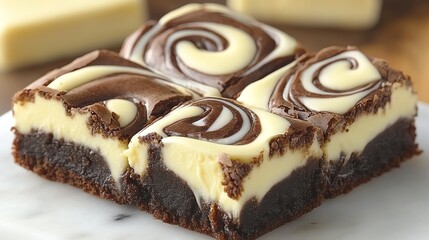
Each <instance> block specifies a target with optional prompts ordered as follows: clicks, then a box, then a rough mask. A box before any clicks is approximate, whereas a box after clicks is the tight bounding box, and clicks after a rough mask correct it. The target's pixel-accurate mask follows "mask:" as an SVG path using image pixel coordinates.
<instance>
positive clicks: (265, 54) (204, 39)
mask: <svg viewBox="0 0 429 240" xmlns="http://www.w3.org/2000/svg"><path fill="white" fill-rule="evenodd" d="M296 52H297V43H296V41H295V40H294V39H292V38H291V37H289V36H288V35H286V34H284V33H282V32H280V31H279V30H276V29H274V28H271V27H269V26H266V25H263V24H261V23H258V22H256V21H255V20H253V19H250V18H247V17H244V16H240V15H238V14H237V13H233V12H232V11H231V10H229V9H227V8H224V7H221V6H219V5H213V4H204V5H200V4H190V5H187V6H184V7H182V8H180V9H178V10H175V11H173V12H171V13H169V14H167V15H165V16H164V17H163V18H161V19H160V21H159V22H157V23H155V22H152V23H149V24H147V25H146V26H144V27H143V28H142V29H140V30H139V31H137V32H135V33H134V34H133V35H132V36H131V37H130V38H128V39H127V41H126V42H125V44H124V46H123V48H122V50H121V54H122V56H124V57H125V58H128V59H130V60H132V61H135V62H137V63H139V64H141V65H143V66H145V67H148V68H149V69H151V70H153V71H155V72H157V73H161V74H164V75H167V76H169V77H170V78H171V79H172V81H175V82H176V83H178V84H181V85H184V86H186V87H188V88H191V89H193V90H196V91H198V92H200V93H201V94H202V95H205V96H217V95H219V94H222V95H223V96H226V97H234V96H235V95H237V94H238V93H239V92H240V91H241V90H242V89H243V88H244V87H245V86H246V85H248V84H250V83H251V82H253V81H255V80H257V79H259V78H261V77H263V76H265V75H267V74H269V73H270V72H272V71H274V70H276V69H277V68H279V67H281V66H282V65H284V64H285V63H287V62H291V61H293V60H294V58H295V54H296Z"/></svg>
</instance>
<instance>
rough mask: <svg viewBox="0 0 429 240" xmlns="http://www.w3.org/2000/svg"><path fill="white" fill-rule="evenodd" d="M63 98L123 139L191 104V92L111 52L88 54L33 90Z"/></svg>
mask: <svg viewBox="0 0 429 240" xmlns="http://www.w3.org/2000/svg"><path fill="white" fill-rule="evenodd" d="M30 87H31V88H40V89H41V90H44V91H46V92H51V93H52V94H53V95H57V96H60V97H61V98H62V99H63V100H64V102H65V103H67V105H68V107H70V108H82V109H89V111H91V112H92V113H94V114H95V116H97V117H98V118H99V120H101V121H102V122H104V124H106V125H109V126H110V128H114V129H117V130H116V132H117V134H119V135H120V136H121V137H126V138H130V137H132V136H133V135H134V134H136V133H137V132H138V131H139V130H141V129H142V128H143V127H144V126H145V125H146V124H147V123H148V122H150V121H152V120H154V119H155V118H157V117H159V116H162V115H164V114H166V113H167V112H168V111H169V110H171V109H172V108H173V107H175V106H176V105H178V104H180V103H182V102H185V101H188V100H190V99H192V92H191V91H188V90H186V89H183V88H182V87H180V86H175V85H174V84H172V83H170V82H168V81H166V80H164V79H163V78H161V77H160V76H158V75H156V74H154V73H152V72H150V71H148V70H147V69H145V68H143V67H141V66H140V65H138V64H135V63H133V62H130V61H128V60H126V59H123V58H122V57H120V56H119V55H117V54H116V53H113V52H109V51H105V50H102V51H95V52H92V53H89V54H87V55H85V56H83V57H81V58H79V59H77V60H75V61H74V62H72V63H71V64H69V65H67V66H65V67H63V68H61V69H58V70H55V71H53V72H51V73H49V74H47V75H46V76H44V77H42V78H41V79H40V80H38V81H37V82H35V83H34V84H33V85H31V86H30Z"/></svg>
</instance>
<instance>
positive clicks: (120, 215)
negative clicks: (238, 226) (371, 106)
mask: <svg viewBox="0 0 429 240" xmlns="http://www.w3.org/2000/svg"><path fill="white" fill-rule="evenodd" d="M428 120H429V106H428V105H420V113H419V117H418V141H419V143H420V146H421V148H422V149H423V150H425V152H424V153H423V154H422V155H420V156H418V157H416V158H415V159H412V160H411V161H408V162H406V163H404V164H403V166H402V167H401V168H400V169H395V170H393V171H391V172H389V173H387V174H385V175H383V176H382V177H379V178H376V179H374V180H372V181H371V182H370V183H368V184H364V185H362V186H360V187H358V188H356V189H355V190H354V191H353V192H351V193H349V194H347V195H344V196H340V197H338V198H336V199H333V200H327V201H325V202H324V203H323V204H322V206H321V207H319V208H317V209H315V210H314V211H312V212H311V213H309V214H306V215H305V216H303V217H301V218H300V219H298V220H296V221H293V222H291V223H288V224H286V225H285V226H283V227H281V228H278V229H276V230H275V231H273V232H271V233H269V234H266V235H264V236H263V237H261V238H260V239H285V238H286V237H287V238H288V239H319V240H323V239H347V240H350V239H359V240H361V239H427V237H428V236H429V229H428V228H427V226H428V224H429V204H428V202H429V188H428V187H427V185H428V183H429V124H427V123H428ZM12 122H13V120H12V116H11V113H10V112H9V113H7V114H6V115H3V116H2V117H0V140H1V141H0V143H1V144H0V239H2V240H9V239H13V240H20V239H26V240H27V239H34V240H42V239H43V240H57V239H61V240H68V239H70V240H72V239H73V240H89V239H91V240H92V239H104V240H125V239H145V240H151V239H181V240H193V239H210V238H209V237H207V236H204V235H201V234H198V233H194V232H191V231H188V230H184V229H181V228H180V227H177V226H173V225H169V224H165V223H163V222H161V221H159V220H155V219H153V218H152V216H151V215H149V214H147V213H145V212H141V211H139V210H137V209H136V208H134V207H132V206H121V205H118V204H115V203H113V202H109V201H106V200H103V199H99V198H97V197H94V196H92V195H90V194H87V193H85V192H83V191H81V190H79V189H76V188H74V187H71V186H68V185H65V184H61V183H56V182H51V181H47V180H45V179H42V178H40V177H38V176H37V175H35V174H33V173H31V172H29V171H27V170H25V169H22V168H21V167H19V166H17V165H15V164H14V163H13V159H12V156H11V154H10V152H11V150H10V149H11V143H12V133H11V132H10V128H11V126H12V124H13V123H12Z"/></svg>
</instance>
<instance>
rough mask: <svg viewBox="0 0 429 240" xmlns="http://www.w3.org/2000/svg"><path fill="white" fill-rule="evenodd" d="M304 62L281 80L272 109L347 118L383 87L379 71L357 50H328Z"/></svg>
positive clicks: (275, 92) (272, 99) (273, 96)
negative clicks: (352, 110) (344, 115)
mask: <svg viewBox="0 0 429 240" xmlns="http://www.w3.org/2000/svg"><path fill="white" fill-rule="evenodd" d="M304 62H305V63H304V64H302V63H301V64H298V65H297V66H295V67H294V68H292V69H291V70H290V71H287V72H286V74H284V75H283V76H282V77H281V78H280V79H279V83H278V85H277V86H276V88H275V90H274V94H273V95H272V97H271V100H270V108H287V109H289V110H290V109H293V108H296V109H298V110H302V111H310V112H331V113H336V114H345V113H346V112H348V111H349V110H350V109H352V108H353V107H354V106H355V105H356V104H357V103H358V102H359V101H360V100H361V99H362V98H364V97H365V96H367V95H369V94H370V93H371V92H373V91H375V90H376V89H378V88H379V87H380V85H381V79H382V78H381V75H380V73H379V72H378V70H377V68H376V67H375V66H374V65H373V64H372V63H371V61H370V60H369V59H368V58H367V57H366V56H365V55H363V54H362V53H361V52H359V51H358V50H356V49H354V48H348V49H340V48H336V47H334V48H327V49H324V50H322V51H320V52H319V53H318V54H317V55H315V56H314V57H307V59H305V60H304ZM339 103H341V104H339Z"/></svg>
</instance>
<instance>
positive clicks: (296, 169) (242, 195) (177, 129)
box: [124, 98, 326, 239]
mask: <svg viewBox="0 0 429 240" xmlns="http://www.w3.org/2000/svg"><path fill="white" fill-rule="evenodd" d="M320 139H321V138H320V132H319V131H318V130H317V129H316V128H315V127H312V126H311V125H310V124H308V123H306V122H304V121H299V120H293V119H286V118H283V117H280V116H277V115H275V114H272V113H269V112H267V111H263V110H259V109H252V108H247V107H245V106H242V105H240V104H238V103H237V102H235V101H233V100H229V99H224V98H202V99H199V100H195V101H193V102H188V103H186V104H184V105H182V106H180V107H179V108H177V109H175V110H173V111H172V112H170V113H169V114H167V115H166V116H165V117H163V118H161V119H159V120H158V121H156V122H154V123H153V124H152V125H150V126H149V127H147V128H145V129H144V130H142V131H141V132H140V133H138V134H136V135H135V136H134V137H133V139H132V140H131V143H130V145H129V149H128V150H126V155H127V156H128V159H129V162H130V167H131V169H132V170H131V177H130V178H131V179H133V180H134V184H136V185H137V187H135V186H133V184H130V183H128V184H127V186H128V187H131V188H134V189H131V191H129V192H127V196H128V197H130V198H131V199H130V202H132V203H133V204H137V205H139V206H140V207H141V208H142V209H145V210H148V211H149V212H151V213H152V214H153V215H154V216H155V217H157V218H161V219H162V220H164V221H165V222H169V223H174V224H178V225H180V226H182V227H185V228H188V229H191V230H195V231H199V232H202V233H205V234H208V235H211V236H213V237H216V238H217V239H253V238H255V237H257V236H259V235H261V234H263V233H265V232H268V231H270V230H272V229H274V228H276V227H278V226H280V225H282V224H283V223H285V222H287V221H291V220H292V219H295V218H296V217H298V216H300V215H302V214H304V213H306V212H308V211H310V210H311V209H313V208H314V207H316V206H319V204H320V202H321V200H322V196H323V189H324V187H325V185H326V179H325V177H324V175H323V171H322V169H324V166H323V161H322V160H321V159H322V151H321V149H320V142H319V141H320ZM127 186H124V187H125V188H126V187H127ZM142 188H143V189H148V191H149V192H150V194H149V196H150V198H149V199H142V198H140V196H145V195H146V194H135V192H134V191H136V192H137V193H138V190H139V189H142Z"/></svg>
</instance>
